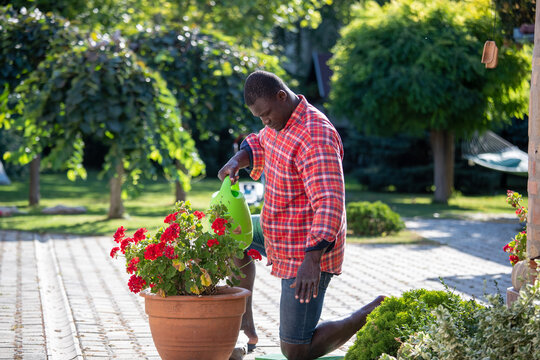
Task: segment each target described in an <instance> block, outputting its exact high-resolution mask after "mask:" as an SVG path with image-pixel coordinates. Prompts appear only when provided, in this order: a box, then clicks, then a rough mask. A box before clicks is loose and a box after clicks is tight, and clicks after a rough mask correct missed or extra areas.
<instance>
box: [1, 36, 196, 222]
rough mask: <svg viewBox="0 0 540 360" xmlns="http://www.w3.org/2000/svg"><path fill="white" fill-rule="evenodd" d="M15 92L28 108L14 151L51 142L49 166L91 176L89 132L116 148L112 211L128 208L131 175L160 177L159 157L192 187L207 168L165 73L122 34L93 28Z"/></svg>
mask: <svg viewBox="0 0 540 360" xmlns="http://www.w3.org/2000/svg"><path fill="white" fill-rule="evenodd" d="M16 95H17V96H19V97H20V98H21V101H20V103H19V104H18V108H17V110H18V112H19V113H20V114H21V116H19V117H18V118H17V121H15V124H14V127H15V128H16V129H17V130H18V131H20V132H21V133H22V134H24V143H23V144H22V146H21V147H20V148H19V149H18V151H16V152H13V153H8V154H7V157H8V159H9V158H12V159H14V160H15V161H18V162H20V163H27V162H29V161H30V160H31V159H32V157H33V156H35V155H36V154H40V153H41V152H42V151H43V149H45V148H48V149H49V150H50V152H49V154H48V155H47V156H46V157H45V158H44V159H43V162H44V163H45V164H46V165H47V166H50V167H52V168H53V169H67V170H68V172H67V174H68V177H69V178H70V179H75V178H76V177H77V176H80V177H83V178H84V177H85V176H86V171H85V169H84V167H83V164H82V158H83V154H84V140H85V138H88V137H95V139H98V140H101V141H103V142H104V143H105V144H106V145H107V146H108V148H109V151H108V153H107V155H106V157H105V163H104V169H103V173H104V174H105V176H107V178H109V179H110V185H111V197H110V208H109V218H118V217H121V216H122V215H123V212H124V209H123V205H122V198H121V188H122V184H123V183H124V180H126V181H129V183H131V184H133V185H134V186H136V185H137V184H138V183H139V180H140V178H141V177H147V178H156V177H157V175H158V169H157V168H156V165H159V167H160V169H161V171H163V173H164V174H165V176H167V177H169V178H170V179H173V180H179V181H180V182H181V183H182V185H183V186H184V188H185V189H187V190H189V182H190V181H189V180H190V177H191V176H196V175H198V174H200V173H201V172H202V171H203V169H204V166H203V164H202V162H201V161H200V159H199V157H198V154H197V151H196V149H195V146H194V141H193V140H192V138H191V136H190V135H189V133H188V132H187V131H186V130H185V129H183V128H182V124H181V122H180V114H179V110H178V107H177V103H176V100H175V98H174V97H173V96H172V94H171V92H170V91H169V90H168V89H167V87H166V83H165V81H164V80H163V79H162V78H161V76H160V75H159V74H158V73H156V72H153V71H152V70H150V69H149V68H147V66H146V65H145V64H144V63H143V62H142V61H140V60H139V58H138V57H137V56H136V55H135V54H134V53H133V52H132V51H130V50H129V49H127V46H126V44H125V43H124V41H123V39H121V38H118V39H110V38H109V37H108V36H103V37H101V38H100V37H99V36H98V35H96V34H95V33H93V34H92V37H91V39H90V40H89V41H87V42H83V43H82V45H77V46H74V47H73V48H72V49H71V50H70V51H66V52H64V53H61V54H53V55H50V56H48V57H47V58H46V60H45V61H43V62H42V63H41V64H40V65H39V67H38V69H37V70H36V71H34V72H33V73H32V74H31V75H30V76H29V77H28V79H27V80H25V81H24V82H23V83H22V84H21V85H19V86H18V87H17V89H16ZM177 164H179V165H180V166H181V167H182V168H183V169H184V171H180V170H178V168H177Z"/></svg>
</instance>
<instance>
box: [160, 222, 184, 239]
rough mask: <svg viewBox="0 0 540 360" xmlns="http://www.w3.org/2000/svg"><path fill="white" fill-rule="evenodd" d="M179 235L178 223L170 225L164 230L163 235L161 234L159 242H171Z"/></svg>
mask: <svg viewBox="0 0 540 360" xmlns="http://www.w3.org/2000/svg"><path fill="white" fill-rule="evenodd" d="M179 234H180V225H178V223H172V224H171V225H169V227H168V228H166V229H165V231H164V232H163V234H161V238H160V240H161V242H172V241H174V240H176V238H177V237H178V235H179Z"/></svg>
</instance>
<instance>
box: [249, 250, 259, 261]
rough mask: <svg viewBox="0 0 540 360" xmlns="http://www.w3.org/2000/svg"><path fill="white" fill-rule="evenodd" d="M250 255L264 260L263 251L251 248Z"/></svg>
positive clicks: (254, 258)
mask: <svg viewBox="0 0 540 360" xmlns="http://www.w3.org/2000/svg"><path fill="white" fill-rule="evenodd" d="M247 254H248V256H250V257H251V258H252V259H253V260H262V256H261V253H260V252H258V251H257V250H255V249H249V250H248V251H247Z"/></svg>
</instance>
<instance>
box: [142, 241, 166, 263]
mask: <svg viewBox="0 0 540 360" xmlns="http://www.w3.org/2000/svg"><path fill="white" fill-rule="evenodd" d="M164 248H165V243H159V244H148V246H147V247H146V249H145V251H144V258H145V259H146V260H156V259H157V258H158V257H160V256H162V255H163V249H164Z"/></svg>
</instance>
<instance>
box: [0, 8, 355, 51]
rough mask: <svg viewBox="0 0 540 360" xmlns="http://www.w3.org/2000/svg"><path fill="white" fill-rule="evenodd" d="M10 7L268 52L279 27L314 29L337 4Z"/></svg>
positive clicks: (97, 27) (105, 27)
mask: <svg viewBox="0 0 540 360" xmlns="http://www.w3.org/2000/svg"><path fill="white" fill-rule="evenodd" d="M347 1H350V0H347ZM6 3H11V4H12V5H13V6H14V7H15V8H16V9H20V8H22V7H26V8H29V7H32V6H34V7H37V8H39V9H41V10H42V11H43V12H49V11H50V12H54V13H56V14H59V15H62V16H64V17H65V18H67V19H69V20H71V21H73V22H75V23H76V24H77V25H80V26H83V27H85V28H87V29H90V30H94V31H100V32H112V31H114V30H118V29H120V30H122V31H125V33H126V34H128V33H134V32H138V31H139V30H138V29H140V28H154V27H155V26H156V25H159V26H165V27H167V26H169V25H172V24H177V25H178V24H179V25H183V26H188V27H189V28H201V29H203V30H206V31H212V32H221V33H222V34H224V35H226V36H229V37H232V38H233V40H234V41H235V42H237V43H241V44H244V45H248V46H250V47H253V48H258V49H261V48H269V47H270V45H271V34H272V30H273V29H274V28H275V27H276V26H279V27H286V28H293V26H294V24H295V23H297V22H299V23H300V24H301V26H303V27H316V26H317V25H318V24H319V23H320V21H321V14H320V12H319V9H320V8H321V7H322V6H323V5H325V4H326V5H328V4H332V3H333V0H306V1H298V0H221V1H208V0H187V1H175V0H87V1H84V0H31V1H28V0H0V5H2V4H6ZM340 3H341V2H340ZM246 20H247V21H246Z"/></svg>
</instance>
